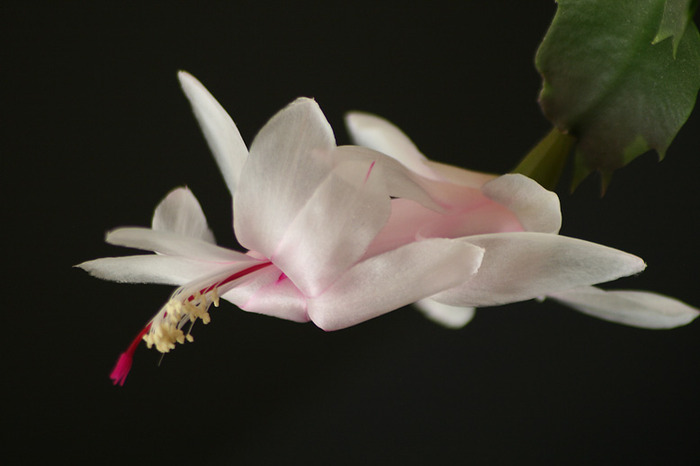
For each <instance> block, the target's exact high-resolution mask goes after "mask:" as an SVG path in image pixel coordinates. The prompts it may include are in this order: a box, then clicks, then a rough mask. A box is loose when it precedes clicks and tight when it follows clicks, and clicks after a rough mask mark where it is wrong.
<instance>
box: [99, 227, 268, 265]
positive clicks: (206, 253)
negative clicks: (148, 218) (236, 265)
mask: <svg viewBox="0 0 700 466" xmlns="http://www.w3.org/2000/svg"><path fill="white" fill-rule="evenodd" d="M105 241H107V242H108V243H110V244H115V245H117V246H126V247H129V248H136V249H143V250H146V251H154V252H158V253H160V254H167V255H171V256H183V257H189V258H192V259H200V260H203V261H210V262H232V261H253V260H255V259H253V258H252V257H250V256H248V255H246V254H242V253H240V252H236V251H232V250H230V249H226V248H222V247H220V246H217V245H215V244H211V243H208V242H206V241H202V240H200V239H196V238H192V237H190V236H183V235H180V234H177V233H172V232H169V231H155V230H151V229H150V228H138V227H126V228H117V229H116V230H112V231H110V232H109V233H107V237H106V238H105Z"/></svg>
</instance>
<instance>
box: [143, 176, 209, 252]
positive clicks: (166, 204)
mask: <svg viewBox="0 0 700 466" xmlns="http://www.w3.org/2000/svg"><path fill="white" fill-rule="evenodd" d="M151 228H153V229H154V230H156V231H170V232H172V233H178V234H180V235H184V236H191V237H193V238H198V239H201V240H203V241H206V242H208V243H216V241H215V240H214V234H213V233H212V232H211V230H210V229H209V226H208V225H207V219H206V217H205V216H204V212H202V207H201V206H200V205H199V202H197V198H195V197H194V194H192V191H190V190H189V189H187V188H177V189H174V190H172V191H171V192H170V193H169V194H168V195H167V196H166V197H165V199H163V200H162V201H161V202H160V204H158V207H156V210H155V212H154V213H153V220H152V221H151Z"/></svg>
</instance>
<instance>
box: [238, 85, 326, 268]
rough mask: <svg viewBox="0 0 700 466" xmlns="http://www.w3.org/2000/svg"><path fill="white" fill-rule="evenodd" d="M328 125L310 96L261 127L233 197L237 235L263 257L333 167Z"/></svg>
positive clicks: (276, 243)
mask: <svg viewBox="0 0 700 466" xmlns="http://www.w3.org/2000/svg"><path fill="white" fill-rule="evenodd" d="M334 148H335V141H334V138H333V131H332V130H331V127H330V125H329V124H328V122H327V121H326V119H325V117H324V116H323V113H322V112H321V109H320V108H319V107H318V105H317V104H316V102H314V101H313V100H311V99H297V100H296V101H294V102H293V103H291V104H290V105H288V106H287V107H286V108H285V109H283V110H282V111H280V112H279V113H278V114H277V115H275V116H274V117H272V119H271V120H270V121H269V122H268V123H267V124H266V125H265V126H264V127H263V128H262V129H261V130H260V133H259V134H258V135H257V136H256V138H255V140H254V141H253V144H252V145H251V148H250V156H249V157H248V161H247V163H246V164H245V166H244V167H243V173H242V175H241V183H240V185H239V187H238V191H237V192H236V197H235V198H234V204H235V212H236V214H235V215H234V225H235V227H234V229H235V231H236V237H237V238H238V241H239V242H240V243H241V244H242V245H243V246H245V247H246V248H248V249H251V250H254V251H258V252H260V253H262V254H264V255H266V256H267V257H270V255H271V254H273V253H274V251H275V249H276V247H277V245H278V244H279V242H280V240H281V239H282V237H283V236H284V234H285V232H286V231H287V228H288V227H289V224H290V223H291V222H292V220H293V219H294V218H295V217H296V215H297V213H298V212H299V210H300V209H301V208H302V207H303V206H304V205H305V204H306V202H307V201H308V200H309V198H310V197H311V196H312V195H313V193H314V192H315V191H316V189H317V188H318V186H319V185H320V184H321V183H322V182H323V180H325V179H326V177H327V176H328V173H329V172H330V171H331V169H332V168H333V158H332V157H331V156H330V153H331V152H332V150H333V149H334Z"/></svg>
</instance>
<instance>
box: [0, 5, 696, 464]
mask: <svg viewBox="0 0 700 466" xmlns="http://www.w3.org/2000/svg"><path fill="white" fill-rule="evenodd" d="M121 3H122V2H109V3H108V2H51V3H44V4H38V3H34V2H3V5H2V7H1V8H2V14H1V15H0V30H1V31H2V32H1V33H0V34H2V40H3V43H2V48H1V49H0V50H1V51H0V56H1V57H2V65H1V67H0V76H2V86H1V91H0V92H2V125H1V128H2V133H3V134H2V142H0V144H1V146H2V176H3V183H2V190H3V207H4V211H5V214H4V216H3V220H4V221H3V227H4V228H3V229H4V231H5V235H4V238H5V252H4V254H3V256H4V257H5V260H4V261H3V269H4V276H5V278H4V279H3V282H4V283H3V294H4V296H5V298H6V300H5V302H4V305H3V306H2V309H3V310H2V312H3V314H4V315H5V316H6V317H5V319H4V321H5V328H4V335H3V343H4V346H5V350H4V351H3V356H2V365H3V371H2V372H3V376H2V388H3V392H4V396H3V403H2V421H3V425H4V426H3V427H4V428H5V429H9V432H10V434H9V435H8V434H4V435H3V443H4V444H5V446H4V447H3V453H2V455H3V457H4V458H5V459H6V460H7V461H8V464H10V463H11V464H31V463H35V462H38V461H39V460H44V461H47V460H51V461H58V462H66V464H68V463H69V462H70V463H72V462H75V461H77V460H78V459H79V458H86V459H88V460H90V461H93V462H98V461H99V463H100V464H153V465H156V464H174V463H175V462H179V461H189V462H191V464H301V463H309V464H454V463H459V462H464V463H468V464H533V463H536V464H593V463H595V464H635V465H637V464H662V463H663V464H696V463H695V462H696V461H698V460H699V459H700V447H699V446H698V442H699V440H698V439H699V438H700V437H699V434H700V423H699V421H698V416H699V415H700V410H699V408H700V402H699V401H698V396H699V395H698V393H699V392H700V378H699V377H698V370H699V369H700V351H699V350H700V339H699V337H700V331H699V328H698V325H700V324H697V323H695V324H692V325H690V326H688V327H685V328H681V329H678V330H674V331H668V332H656V331H645V330H639V329H634V328H628V327H623V326H619V325H615V324H610V323H605V322H602V321H599V320H595V319H592V318H589V317H586V316H583V315H580V314H577V313H575V312H573V311H570V310H567V309H564V308H562V307H559V306H557V305H555V304H550V303H545V304H538V303H534V302H528V303H521V304H516V305H510V306H506V307H498V308H492V309H484V310H481V311H479V312H478V313H477V317H476V319H475V320H474V321H473V322H472V323H471V324H470V325H468V326H467V327H465V328H464V329H462V330H459V331H449V330H446V329H443V328H441V327H438V326H436V325H434V324H432V323H430V322H428V321H426V320H425V319H424V318H423V317H422V316H421V315H419V313H417V312H416V311H415V310H413V309H410V308H406V309H402V310H399V311H396V312H393V313H391V314H389V315H387V316H384V317H381V318H378V319H375V320H373V321H370V322H367V323H364V324H362V325H360V326H357V327H355V328H351V329H348V330H343V331H340V332H336V333H328V334H327V333H324V332H322V331H321V330H319V329H317V328H315V327H314V326H313V325H312V324H306V325H300V324H295V323H290V322H286V321H282V320H276V319H273V318H269V317H265V316H258V315H252V314H247V313H245V312H241V311H239V310H237V309H236V308H235V307H233V306H231V305H228V304H226V305H224V306H222V308H219V309H217V310H215V311H214V312H213V313H212V314H213V315H212V317H213V323H212V324H211V325H209V326H207V327H203V326H197V328H196V329H195V332H196V338H197V342H196V344H190V345H185V346H182V347H179V348H178V349H177V350H176V351H175V352H174V353H172V354H170V355H168V356H167V357H165V359H164V360H163V361H162V364H160V366H158V355H157V353H155V352H148V351H146V350H144V349H141V350H139V352H138V353H137V357H136V361H135V365H134V368H133V371H132V373H131V375H130V376H129V379H128V381H127V383H126V386H125V387H123V388H119V387H113V386H112V385H111V383H110V381H109V379H108V377H107V376H108V374H109V372H110V370H111V368H112V365H113V363H114V362H115V360H116V357H117V356H118V354H119V353H120V352H121V351H122V350H123V349H124V348H125V347H126V345H127V344H128V342H129V341H130V339H131V338H132V337H133V335H134V334H135V333H136V332H137V331H138V329H139V328H140V326H141V325H143V323H144V322H145V321H147V320H148V319H149V318H150V317H151V316H152V314H153V313H154V312H155V311H157V310H158V309H159V308H160V306H161V305H162V303H163V302H164V300H166V299H167V297H168V295H169V293H170V292H171V289H170V288H168V287H162V286H155V285H120V284H114V283H109V282H102V281H99V280H96V279H93V278H91V277H89V276H88V275H87V274H85V273H84V272H82V271H80V270H77V269H73V268H71V266H72V265H74V264H76V263H79V262H82V261H84V260H88V259H92V258H97V257H102V256H108V255H120V254H127V253H128V251H127V250H121V249H119V248H116V247H112V246H108V245H105V244H103V234H104V232H105V231H107V230H108V229H110V228H113V227H116V226H121V225H148V223H149V221H150V215H151V213H152V209H153V207H154V206H155V205H156V203H157V202H158V201H159V200H160V199H161V198H162V197H163V196H164V195H165V193H166V192H168V191H169V190H170V189H171V188H173V187H175V186H181V185H185V184H186V185H188V186H189V187H190V188H191V189H192V190H193V191H194V192H195V194H196V195H197V196H198V198H199V200H200V202H201V203H202V205H203V208H204V210H205V212H206V213H207V216H208V218H209V220H210V223H211V225H212V228H213V229H214V232H215V234H216V236H217V238H218V239H219V241H220V242H221V243H223V244H224V245H229V246H232V245H233V244H234V240H233V237H232V234H231V228H230V225H231V211H230V205H229V202H230V201H229V198H228V194H227V191H226V189H225V187H224V184H223V182H222V179H221V177H220V175H219V173H218V172H217V169H216V166H215V164H214V162H213V159H212V157H211V156H210V155H209V152H208V149H207V147H206V144H205V142H204V139H203V138H202V136H201V135H200V133H199V129H198V127H197V125H196V123H195V121H194V118H193V117H192V116H191V114H190V109H189V106H188V103H187V102H186V100H185V98H184V97H183V96H182V95H181V93H180V90H179V88H178V84H177V81H176V79H175V73H176V71H177V70H178V69H185V70H188V71H190V72H191V73H193V74H194V75H195V76H197V77H198V78H199V79H201V80H202V81H203V82H204V83H205V85H206V86H207V87H208V88H209V89H210V90H211V92H212V93H213V94H214V95H215V96H216V97H217V98H218V99H219V101H220V102H221V103H222V104H223V105H224V106H225V107H226V108H227V110H228V111H229V112H230V113H231V115H232V116H233V118H234V119H235V121H236V122H237V124H238V126H239V128H240V130H241V133H242V135H243V137H244V138H245V139H246V140H247V141H251V140H252V138H253V136H254V134H255V132H256V131H257V129H259V128H260V127H261V125H262V124H263V123H264V122H265V121H266V120H267V118H269V117H270V116H271V115H272V114H273V113H274V112H276V111H277V110H278V109H280V108H282V107H283V106H284V105H286V104H287V103H288V102H290V101H291V100H292V99H294V98H295V97H297V96H302V95H303V96H312V97H315V98H316V99H317V100H318V102H319V103H320V104H321V106H322V108H323V109H324V111H325V113H326V115H327V117H328V119H329V120H330V122H331V124H332V125H333V127H334V128H335V130H336V134H337V139H338V141H339V143H347V142H349V141H348V137H347V134H346V133H345V131H344V129H343V127H342V116H343V113H344V112H346V111H348V110H352V109H361V110H366V111H371V112H374V113H378V114H380V115H383V116H385V117H387V118H389V119H391V120H392V121H394V122H396V123H397V124H398V125H399V126H400V127H402V128H403V129H404V130H405V131H406V132H407V133H408V134H409V135H411V136H412V138H413V139H414V140H415V141H416V143H417V144H418V146H419V147H420V148H421V149H422V150H423V151H424V152H425V153H426V154H428V155H429V156H430V157H432V158H434V159H437V160H440V161H445V162H450V163H454V164H458V165H461V166H464V167H470V168H473V169H479V170H486V171H491V172H504V171H507V170H509V169H510V168H512V167H513V166H514V165H515V163H516V162H517V161H518V159H519V157H520V156H521V155H522V154H524V153H525V152H526V151H527V150H528V149H529V148H530V146H531V145H532V144H534V143H535V142H536V140H537V139H538V138H539V137H541V136H542V135H544V134H545V133H546V131H547V130H548V124H547V122H546V120H545V119H544V118H543V117H542V116H541V114H540V112H539V108H538V107H537V104H536V97H537V92H538V88H539V78H538V75H537V73H536V71H535V69H534V67H533V65H532V60H533V56H534V53H535V50H536V48H537V44H538V43H539V41H540V39H541V38H542V36H543V35H544V33H545V30H546V28H547V26H548V24H549V21H550V19H551V17H552V15H553V13H554V11H555V4H554V3H553V2H550V1H539V2H506V1H481V2H476V1H472V2H413V3H409V2H406V3H405V4H404V5H403V6H401V7H398V6H396V4H392V5H391V6H389V4H386V3H382V2H375V3H374V4H371V3H364V2H342V3H335V2H324V3H323V4H322V6H318V5H316V6H312V4H308V5H307V4H302V3H294V2H289V3H288V4H286V5H285V6H281V5H280V4H269V3H268V2H255V3H253V2H251V3H247V2H209V3H206V4H204V6H199V7H196V8H195V7H191V6H182V5H180V3H179V2H178V3H176V2H171V3H170V4H165V3H162V4H161V3H158V2H149V3H146V2H144V4H141V5H138V6H136V3H134V4H131V5H132V6H128V7H127V6H125V5H123V4H121ZM699 127H700V125H699V124H698V112H697V111H696V112H695V114H694V116H693V118H692V119H691V121H689V122H688V123H687V125H686V127H685V128H684V129H683V130H682V132H681V134H680V136H679V137H678V139H677V141H676V142H675V143H674V144H673V145H672V146H671V148H670V150H669V151H668V155H667V159H666V160H664V161H663V162H662V163H657V162H656V160H655V157H654V156H652V155H650V154H648V155H646V156H644V157H641V158H640V159H638V160H637V161H635V162H634V163H632V164H631V166H630V167H629V168H628V169H626V170H624V171H622V172H620V173H619V174H617V175H616V176H615V179H614V182H613V184H612V187H611V188H610V190H609V193H608V195H607V196H606V197H605V198H604V199H602V200H601V199H599V198H598V195H597V193H598V185H597V182H596V180H594V179H590V180H588V181H586V182H585V183H584V184H583V186H582V187H581V189H579V190H578V191H577V192H576V193H575V194H574V195H572V196H569V195H568V194H566V191H565V190H561V191H560V194H561V197H562V203H563V209H564V228H563V233H564V234H568V235H571V236H577V237H580V238H584V239H588V240H592V241H597V242H602V243H604V244H607V245H609V246H614V247H619V248H622V249H625V250H627V251H630V252H633V253H636V254H638V255H640V256H642V257H643V258H645V260H646V261H647V262H648V264H649V268H648V270H647V271H646V272H644V274H642V275H641V276H639V277H636V278H633V279H626V280H622V281H621V283H620V285H619V286H621V287H632V288H644V289H650V290H654V291H658V292H664V293H667V294H670V295H673V296H677V297H679V298H681V299H683V300H685V301H687V302H689V303H694V304H695V305H700V291H698V287H697V283H698V281H697V280H698V279H697V275H696V273H697V272H696V264H697V263H698V260H699V259H700V256H699V254H698V248H697V217H698V190H699V189H700V188H698V185H697V182H696V179H697V176H698V175H697V174H698V168H700V167H699V164H698V157H697V156H698V154H699V153H700V152H699V151H698V148H699V147H700V139H699V135H700V131H698V128H699ZM4 461H5V460H4ZM4 461H3V462H4Z"/></svg>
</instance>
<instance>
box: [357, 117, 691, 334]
mask: <svg viewBox="0 0 700 466" xmlns="http://www.w3.org/2000/svg"><path fill="white" fill-rule="evenodd" d="M346 126H347V127H348V130H349V132H350V134H351V136H352V139H353V140H354V142H355V143H356V144H360V145H364V146H366V147H370V148H373V149H375V150H378V151H381V152H383V153H385V154H387V155H389V156H391V157H394V158H395V159H397V160H398V161H400V162H401V163H402V164H403V165H404V166H405V167H407V168H408V169H410V170H411V171H413V172H414V173H415V174H416V175H419V176H421V177H424V178H426V179H430V180H435V181H442V182H447V183H450V184H452V185H453V188H454V189H455V193H459V191H460V190H463V191H473V190H476V191H480V192H481V194H482V195H483V196H484V197H486V198H489V199H493V200H497V201H498V202H500V203H501V204H502V205H504V206H507V207H508V208H509V209H510V210H511V211H513V212H515V213H516V214H517V217H518V222H508V221H500V222H493V219H492V218H490V216H486V217H483V216H480V215H479V209H480V208H481V205H479V204H478V203H476V204H475V203H474V202H473V200H472V198H471V197H470V196H464V195H460V194H457V195H456V196H452V197H450V198H449V199H444V201H445V202H443V203H442V207H443V210H442V211H441V212H435V211H432V210H429V209H425V208H424V207H423V206H420V205H417V204H415V203H413V202H411V201H410V200H396V201H394V207H393V208H392V217H391V218H390V220H389V225H395V226H396V227H397V228H395V230H399V227H398V226H399V225H401V227H400V231H401V233H402V235H404V237H420V238H434V237H443V238H458V237H464V236H465V235H470V236H467V237H466V238H463V239H464V240H467V241H469V242H470V243H472V244H476V245H478V246H481V247H483V248H484V249H485V251H486V253H485V256H484V259H483V261H482V264H481V266H480V269H479V271H478V273H477V274H476V275H475V277H474V278H472V279H470V280H469V281H467V282H465V284H464V285H462V286H461V287H458V288H455V289H451V290H447V291H444V292H441V293H439V294H437V295H435V296H433V297H431V298H428V299H424V300H421V301H419V302H417V303H415V304H416V305H417V307H418V308H419V309H421V310H422V311H423V312H424V313H425V314H426V316H428V317H429V318H431V319H433V320H436V321H437V322H439V323H442V324H443V325H445V326H448V327H461V326H463V325H465V324H467V323H468V322H469V321H470V320H471V318H472V317H473V315H474V310H475V307H479V306H488V305H493V304H505V303H507V302H512V301H520V300H522V299H521V298H525V299H528V297H536V296H534V295H533V294H532V289H539V290H540V291H541V292H542V293H541V295H540V296H539V298H545V297H546V298H551V299H554V300H556V301H558V302H560V303H562V304H565V305H568V306H570V307H572V308H574V309H576V310H578V311H580V312H583V313H585V314H589V315H591V316H594V317H598V318H601V319H604V320H608V321H612V322H617V323H621V324H626V325H631V326H636V327H642V328H652V329H663V328H673V327H678V326H681V325H686V324H688V323H690V322H691V321H692V320H693V319H695V318H696V317H697V316H698V315H700V311H698V309H695V308H693V307H691V306H689V305H687V304H685V303H683V302H681V301H679V300H677V299H674V298H671V297H668V296H664V295H660V294H657V293H652V292H648V291H636V290H603V289H600V288H596V287H593V286H590V284H588V285H584V286H572V287H568V286H566V285H565V283H566V282H570V283H571V284H573V283H574V282H573V281H569V278H568V277H566V278H563V279H562V281H561V283H560V284H559V285H557V286H544V287H542V286H541V285H542V283H539V282H540V280H541V279H542V277H541V272H542V269H541V264H538V263H537V261H534V262H533V260H532V259H533V257H532V256H533V255H535V256H541V255H542V254H546V250H547V249H550V253H551V257H552V262H553V263H554V264H553V263H552V262H550V265H554V268H555V270H560V264H557V263H559V262H560V261H563V262H571V261H573V262H577V261H578V260H580V257H581V256H580V255H579V256H578V257H577V256H576V255H575V254H573V253H572V251H573V249H574V248H576V247H577V245H574V244H572V243H571V242H570V240H568V239H561V238H562V237H560V236H559V237H558V236H557V234H558V232H559V229H560V226H561V213H560V209H559V200H558V198H557V196H556V195H555V194H554V193H551V192H549V191H545V190H544V189H537V188H536V187H534V186H533V184H534V182H532V181H531V180H528V179H526V178H522V177H521V178H519V179H518V181H517V182H515V183H513V184H511V185H509V186H507V189H504V183H503V181H502V180H504V179H505V178H507V177H509V176H511V177H512V176H514V175H506V176H505V177H497V176H496V175H490V174H485V173H479V172H473V171H469V170H464V169H461V168H457V167H452V166H449V165H444V164H440V163H437V162H434V161H432V160H429V159H428V158H426V157H425V156H424V155H423V154H422V153H421V152H420V151H419V150H418V148H417V147H416V146H415V144H413V142H412V141H411V140H410V139H409V138H408V137H407V136H406V135H405V134H404V133H403V132H402V131H401V130H400V129H399V128H397V127H396V126H394V125H393V124H392V123H390V122H388V121H386V120H384V119H382V118H380V117H378V116H375V115H371V114H368V113H361V112H352V113H349V114H348V115H347V116H346ZM477 217H479V219H480V220H482V221H476V222H475V221H474V220H475V219H476V218H477ZM483 220H486V221H485V222H484V221H483ZM388 229H389V228H388ZM543 234H544V235H547V236H543ZM560 241H564V243H563V244H566V246H565V249H566V250H560V249H559V248H561V246H562V245H563V244H562V243H560ZM579 245H580V244H579ZM588 265H589V266H590V267H592V268H595V265H594V264H588ZM606 267H607V265H603V264H602V263H601V264H600V268H601V269H604V268H606ZM584 270H586V272H583V273H588V272H587V270H591V269H589V267H585V266H582V267H581V270H580V271H584ZM533 272H534V273H533ZM546 275H547V276H548V277H549V278H548V279H552V278H554V279H556V277H552V276H550V275H549V274H546ZM533 282H538V283H533ZM579 283H580V284H583V280H581V281H580V282H579ZM592 283H595V282H592ZM562 285H563V286H562ZM557 287H559V288H560V289H559V290H557V291H554V289H555V288H557ZM546 288H548V289H549V290H548V291H545V289H546Z"/></svg>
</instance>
